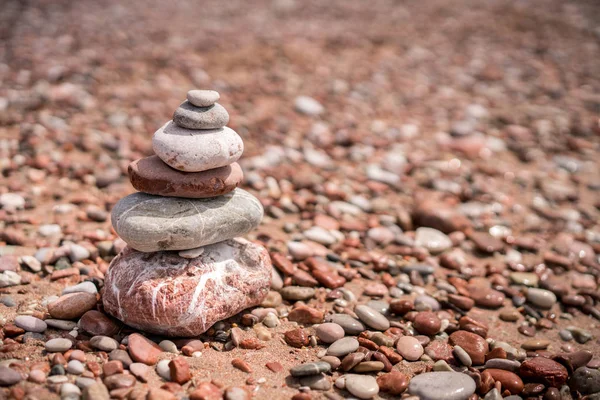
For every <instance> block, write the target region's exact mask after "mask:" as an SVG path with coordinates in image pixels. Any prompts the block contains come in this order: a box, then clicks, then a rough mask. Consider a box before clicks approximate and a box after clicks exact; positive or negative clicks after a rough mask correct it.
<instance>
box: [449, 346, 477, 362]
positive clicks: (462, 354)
mask: <svg viewBox="0 0 600 400" xmlns="http://www.w3.org/2000/svg"><path fill="white" fill-rule="evenodd" d="M452 350H453V351H454V355H455V356H456V358H458V359H459V360H460V362H461V363H462V365H465V366H467V367H470V366H471V365H472V364H473V361H472V360H471V357H470V356H469V353H467V352H466V351H465V350H464V349H463V348H462V347H460V346H454V349H452Z"/></svg>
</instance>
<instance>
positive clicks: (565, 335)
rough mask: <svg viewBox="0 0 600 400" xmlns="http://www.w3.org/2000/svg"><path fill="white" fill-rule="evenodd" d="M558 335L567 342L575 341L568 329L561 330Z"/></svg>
mask: <svg viewBox="0 0 600 400" xmlns="http://www.w3.org/2000/svg"><path fill="white" fill-rule="evenodd" d="M558 334H559V335H560V338H561V339H562V340H564V341H565V342H570V341H571V340H573V334H572V333H571V332H570V331H568V330H567V329H561V330H560V331H559V332H558Z"/></svg>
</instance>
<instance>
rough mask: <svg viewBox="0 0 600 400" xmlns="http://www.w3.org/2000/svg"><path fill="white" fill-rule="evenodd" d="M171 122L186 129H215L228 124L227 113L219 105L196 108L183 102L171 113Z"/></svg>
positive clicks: (187, 102)
mask: <svg viewBox="0 0 600 400" xmlns="http://www.w3.org/2000/svg"><path fill="white" fill-rule="evenodd" d="M173 122H175V123H176V124H177V125H178V126H180V127H182V128H186V129H217V128H222V127H224V126H225V125H227V123H228V122H229V113H228V112H227V110H226V109H225V107H223V106H222V105H220V104H219V103H215V104H213V105H210V106H206V107H197V106H195V105H193V104H192V103H190V102H189V101H184V102H183V103H181V105H180V106H179V107H178V108H177V109H176V110H175V112H174V113H173Z"/></svg>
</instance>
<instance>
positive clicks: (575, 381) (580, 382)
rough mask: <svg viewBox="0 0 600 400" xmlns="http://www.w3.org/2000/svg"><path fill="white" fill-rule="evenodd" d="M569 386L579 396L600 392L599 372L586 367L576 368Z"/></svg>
mask: <svg viewBox="0 0 600 400" xmlns="http://www.w3.org/2000/svg"><path fill="white" fill-rule="evenodd" d="M569 384H570V386H571V387H572V388H573V389H575V390H577V391H578V392H580V393H581V394H592V393H597V392H600V371H598V370H597V369H592V368H587V367H580V368H577V369H576V370H575V372H574V373H573V375H572V376H571V379H570V380H569Z"/></svg>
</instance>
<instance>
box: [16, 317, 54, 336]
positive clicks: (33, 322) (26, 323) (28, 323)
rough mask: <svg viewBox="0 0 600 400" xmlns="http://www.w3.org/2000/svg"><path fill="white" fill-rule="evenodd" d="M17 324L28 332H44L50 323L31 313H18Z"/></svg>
mask: <svg viewBox="0 0 600 400" xmlns="http://www.w3.org/2000/svg"><path fill="white" fill-rule="evenodd" d="M15 325H16V326H18V327H19V328H21V329H23V330H25V331H26V332H37V333H42V332H44V331H45V330H46V329H48V325H47V324H46V323H45V322H44V321H42V320H41V319H39V318H36V317H32V316H31V315H18V316H17V317H16V318H15Z"/></svg>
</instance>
